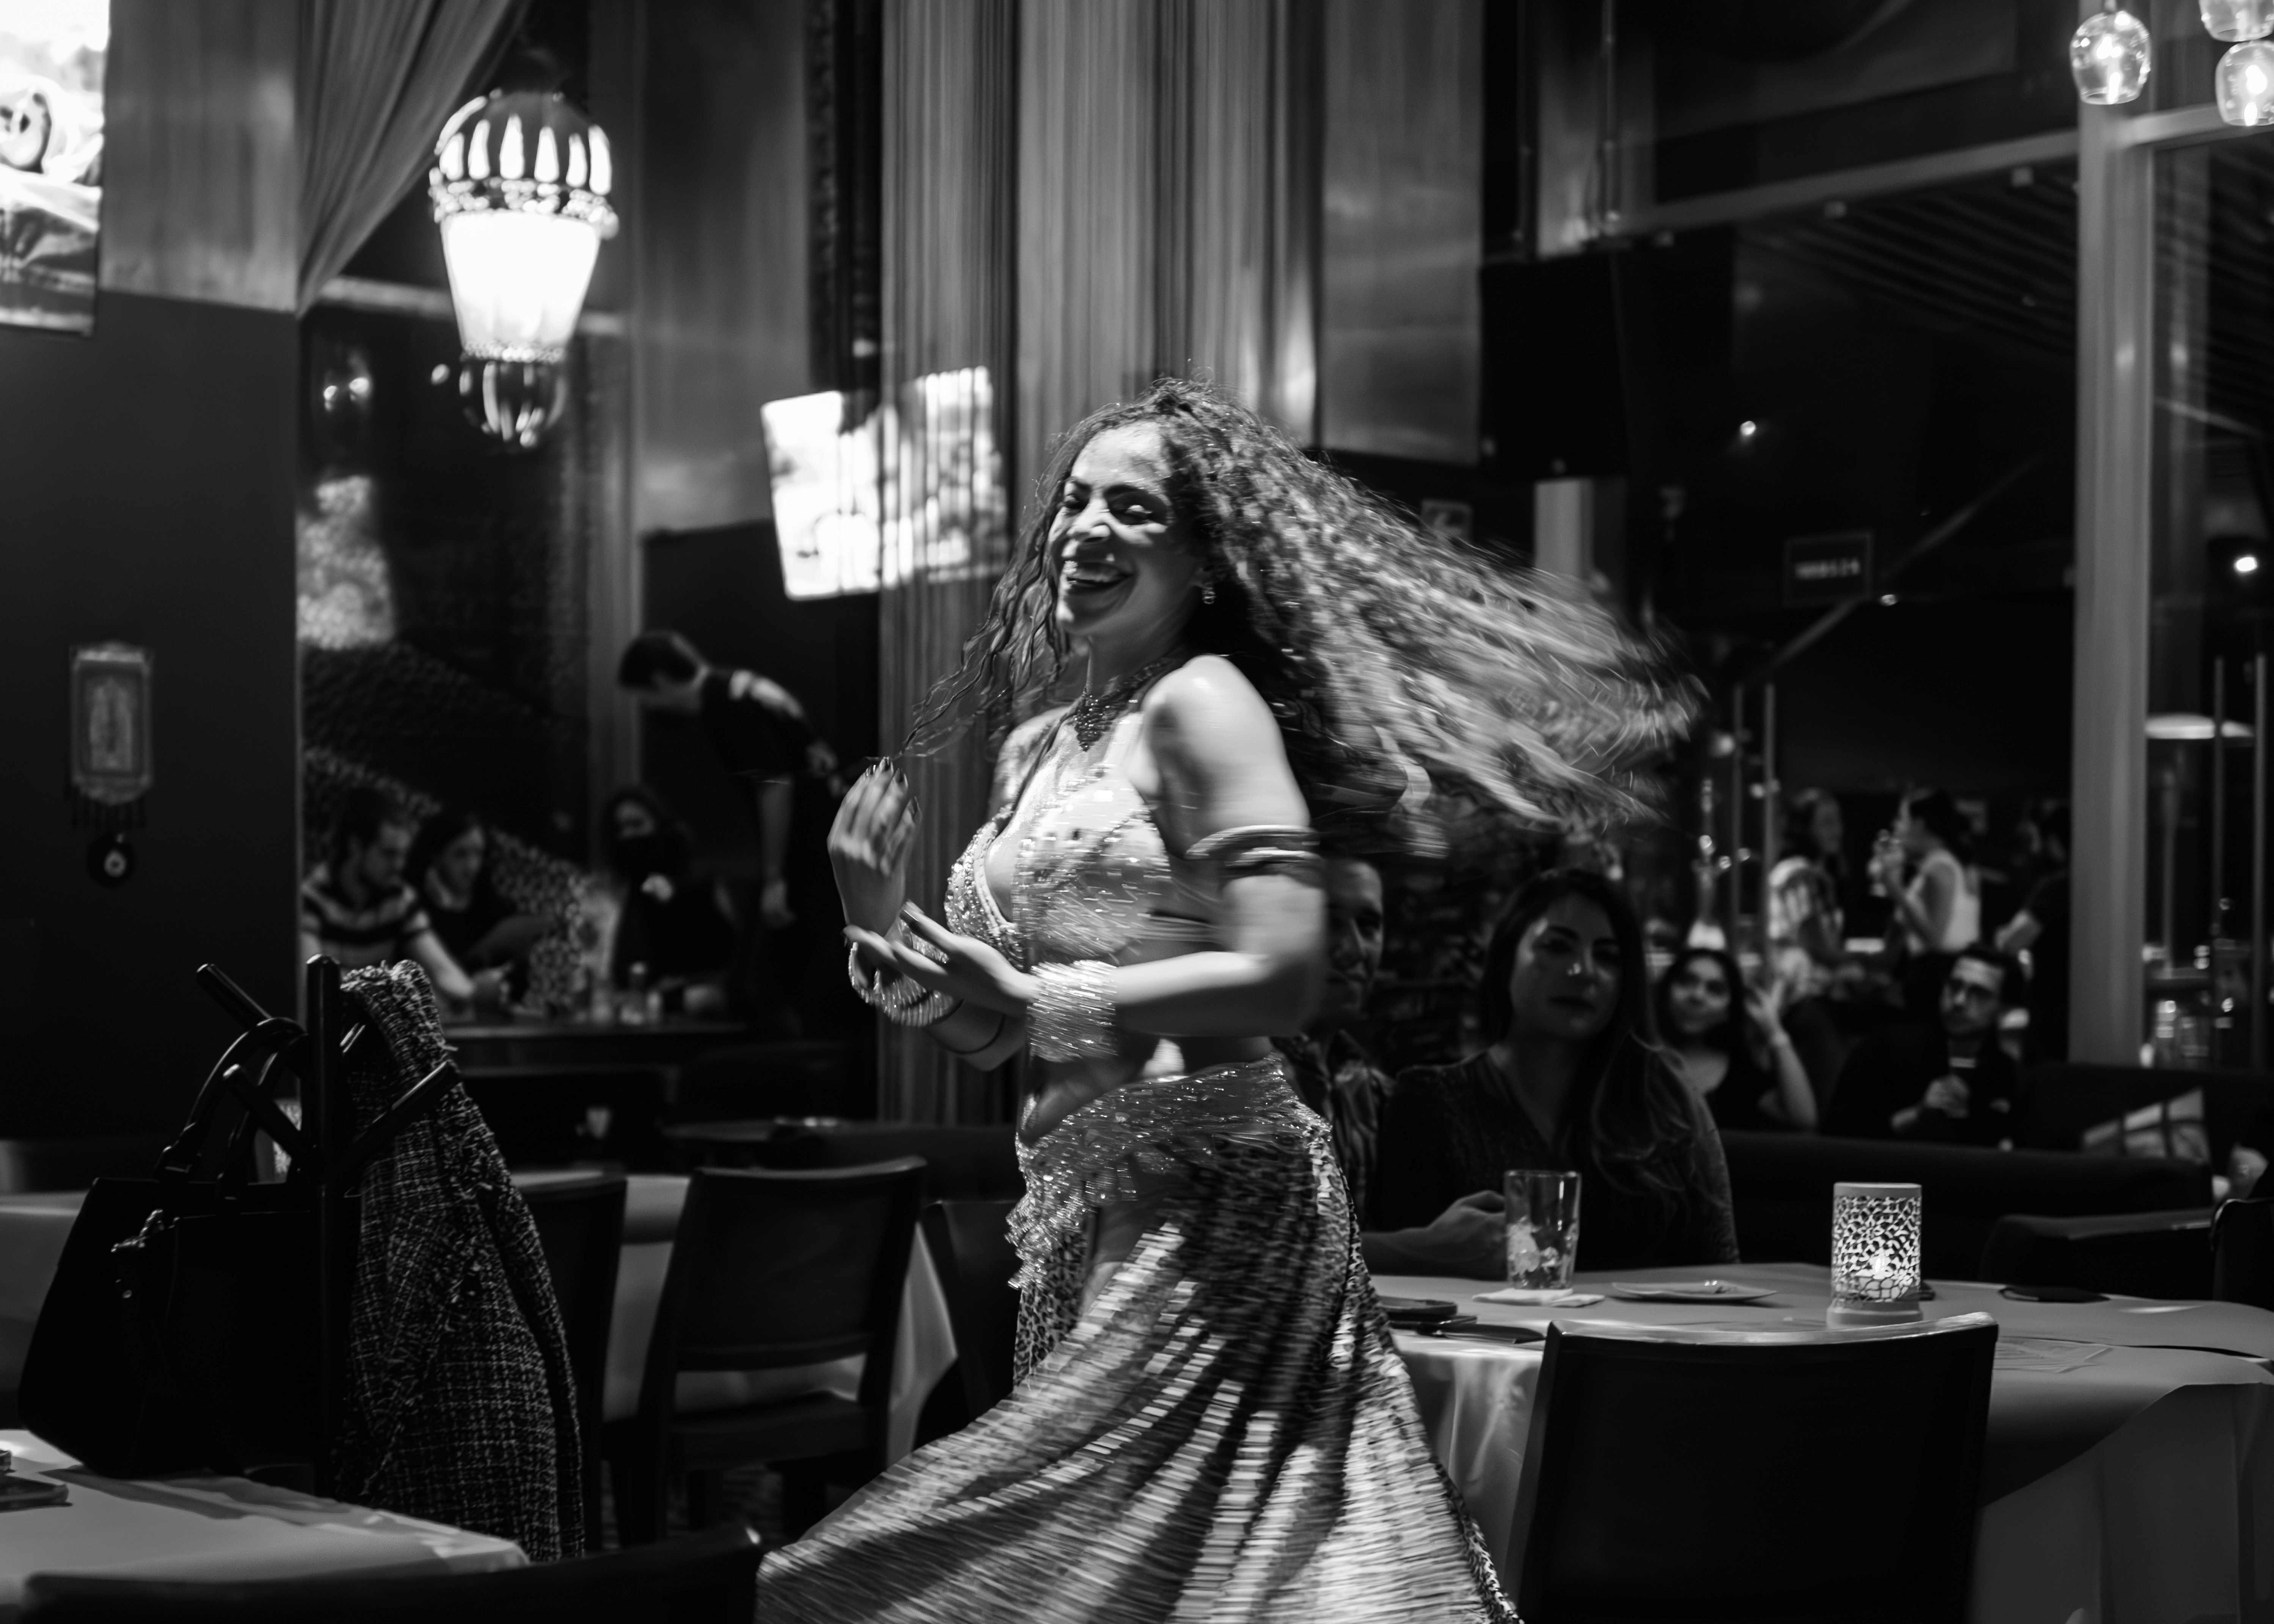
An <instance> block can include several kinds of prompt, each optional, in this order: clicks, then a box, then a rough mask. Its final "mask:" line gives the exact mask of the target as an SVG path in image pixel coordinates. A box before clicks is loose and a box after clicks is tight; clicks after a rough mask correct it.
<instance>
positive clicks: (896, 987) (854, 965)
mask: <svg viewBox="0 0 2274 1624" xmlns="http://www.w3.org/2000/svg"><path fill="white" fill-rule="evenodd" d="M886 940H888V941H895V942H898V943H900V944H901V945H903V946H907V947H911V948H914V949H915V951H918V952H921V953H924V955H925V957H927V958H930V957H933V955H932V954H931V953H930V952H929V951H927V949H926V947H925V944H922V943H921V942H918V941H915V939H914V938H913V937H912V936H909V934H908V930H907V926H905V925H894V926H893V927H892V935H891V936H888V937H887V938H886ZM845 974H846V976H847V979H848V980H850V981H852V983H853V990H854V991H855V993H856V994H858V995H859V996H860V998H861V1001H862V1003H863V1004H868V1005H869V1006H870V1008H871V1009H873V1010H876V1011H878V1012H879V1013H881V1014H882V1015H883V1016H884V1017H885V1019H886V1020H889V1021H891V1022H892V1023H893V1024H894V1025H895V1026H930V1025H931V1024H932V1023H933V1022H935V1021H940V1020H945V1019H947V1018H948V1017H949V1016H950V1015H953V1013H955V1011H957V1010H959V1009H961V1008H962V1007H963V1000H962V999H960V998H951V997H949V996H947V995H946V994H945V993H941V992H934V991H932V990H931V989H930V988H928V987H926V986H924V985H923V984H922V982H920V981H916V980H915V979H914V978H913V977H910V976H906V975H903V976H900V977H899V978H898V979H897V980H894V981H889V982H887V981H883V980H882V979H880V978H879V977H877V976H870V975H863V974H862V966H861V949H860V946H859V944H854V945H852V946H850V947H848V948H847V951H846V955H845Z"/></svg>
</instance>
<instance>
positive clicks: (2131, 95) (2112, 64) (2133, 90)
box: [2068, 0, 2208, 107]
mask: <svg viewBox="0 0 2274 1624" xmlns="http://www.w3.org/2000/svg"><path fill="white" fill-rule="evenodd" d="M2206 4H2208V0H2206ZM2154 66H2155V44H2154V41H2152V40H2151V39H2150V36H2149V34H2148V28H2147V25H2145V24H2144V23H2142V21H2141V20H2140V19H2138V18H2136V17H2135V16H2133V15H2132V13H2131V12H2129V11H2100V12H2096V13H2095V14H2094V15H2092V16H2090V17H2088V18H2086V19H2084V21H2083V22H2082V23H2081V24H2079V25H2078V26H2077V30H2076V33H2075V34H2074V36H2072V37H2071V39H2070V40H2069V42H2068V71H2070V72H2071V73H2072V74H2074V75H2075V77H2076V94H2077V96H2078V99H2079V100H2081V101H2082V102H2085V104H2086V105H2088V106H2090V107H2112V106H2114V105H2116V104H2117V103H2118V102H2132V101H2136V100H2137V99H2138V98H2139V95H2140V92H2141V91H2142V89H2143V88H2144V87H2145V86H2146V85H2147V83H2148V74H2149V72H2150V70H2151V69H2152V68H2153V67H2154Z"/></svg>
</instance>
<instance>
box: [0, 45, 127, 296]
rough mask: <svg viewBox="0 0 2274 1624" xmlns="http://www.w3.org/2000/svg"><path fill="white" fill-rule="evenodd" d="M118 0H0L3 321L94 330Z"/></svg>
mask: <svg viewBox="0 0 2274 1624" xmlns="http://www.w3.org/2000/svg"><path fill="white" fill-rule="evenodd" d="M109 50H110V0H0V322H5V323H10V324H11V325H14V326H18V327H47V328H49V329H51V330H54V331H56V332H63V333H81V334H85V333H92V332H94V273H95V253H96V247H97V244H98V242H99V240H100V237H101V235H102V75H103V65H104V63H105V61H106V59H107V58H108V56H109Z"/></svg>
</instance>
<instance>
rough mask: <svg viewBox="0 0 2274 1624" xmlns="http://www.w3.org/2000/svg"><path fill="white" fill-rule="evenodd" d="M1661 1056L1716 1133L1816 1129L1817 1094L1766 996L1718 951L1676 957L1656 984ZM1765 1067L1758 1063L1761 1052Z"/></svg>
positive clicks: (1695, 950) (1698, 949)
mask: <svg viewBox="0 0 2274 1624" xmlns="http://www.w3.org/2000/svg"><path fill="white" fill-rule="evenodd" d="M1657 1013H1658V1030H1659V1034H1660V1036H1661V1037H1662V1038H1664V1040H1665V1041H1666V1057H1667V1060H1668V1063H1669V1064H1671V1065H1672V1066H1673V1067H1674V1069H1675V1072H1676V1073H1677V1074H1679V1075H1680V1077H1681V1079H1682V1080H1683V1082H1685V1083H1687V1084H1689V1085H1690V1092H1691V1093H1692V1094H1696V1095H1697V1096H1698V1098H1699V1099H1701V1100H1703V1101H1705V1102H1706V1110H1707V1111H1708V1112H1710V1113H1712V1115H1713V1125H1714V1126H1715V1127H1717V1128H1800V1129H1803V1130H1806V1129H1811V1128H1813V1127H1815V1126H1816V1091H1815V1089H1814V1088H1812V1087H1811V1086H1810V1084H1809V1080H1808V1069H1807V1068H1806V1067H1805V1066H1803V1065H1802V1064H1801V1063H1800V1056H1799V1055H1798V1054H1797V1053H1796V1051H1795V1050H1794V1048H1793V1041H1792V1037H1791V1035H1790V1034H1788V1033H1787V1032H1786V1031H1785V1029H1784V1023H1783V1022H1782V1021H1781V1020H1780V1019H1778V1017H1777V1009H1776V1004H1775V1002H1774V1001H1773V999H1771V998H1770V997H1769V996H1768V995H1767V994H1766V993H1764V992H1761V991H1760V990H1758V989H1756V988H1751V987H1748V986H1746V985H1745V978H1744V974H1743V972H1742V971H1740V970H1739V969H1738V967H1737V961H1736V959H1735V958H1733V957H1731V956H1730V955H1729V954H1728V953H1727V952H1725V951H1722V950H1721V948H1718V947H1689V948H1684V949H1683V951H1680V952H1678V953H1676V954H1675V956H1674V962H1673V963H1672V964H1671V965H1669V966H1667V971H1666V974H1665V975H1664V976H1662V977H1660V980H1659V983H1658V1010H1657ZM1764 1050H1766V1064H1764V1063H1763V1051H1764Z"/></svg>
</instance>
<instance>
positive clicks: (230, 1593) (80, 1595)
mask: <svg viewBox="0 0 2274 1624" xmlns="http://www.w3.org/2000/svg"><path fill="white" fill-rule="evenodd" d="M762 1554H763V1552H762V1550H761V1548H760V1546H759V1545H758V1543H757V1537H756V1536H755V1535H753V1534H752V1533H751V1532H750V1531H749V1530H748V1529H746V1528H744V1527H742V1525H741V1524H739V1523H736V1524H734V1525H731V1526H728V1527H724V1528H717V1529H712V1530H708V1531H707V1532H704V1533H700V1534H690V1535H689V1536H688V1537H686V1538H683V1539H673V1540H666V1541H665V1542H663V1543H661V1544H658V1545H638V1546H635V1547H633V1548H631V1549H629V1550H624V1551H611V1552H607V1553H605V1554H603V1555H599V1556H585V1557H577V1558H574V1559H572V1560H569V1561H565V1562H546V1563H540V1564H538V1565H537V1566H535V1567H531V1568H514V1569H512V1570H510V1571H508V1572H505V1573H491V1574H463V1575H448V1574H445V1575H433V1576H428V1575H392V1574H381V1575H373V1574H372V1573H370V1572H368V1571H366V1572H364V1573H360V1574H348V1575H326V1576H325V1577H322V1578H318V1579H268V1580H259V1581H252V1582H249V1583H212V1582H206V1581H196V1580H174V1579H120V1578H109V1577H102V1576H99V1575H80V1574H34V1575H32V1576H31V1577H30V1578H29V1579H27V1580H26V1582H25V1584H24V1606H23V1613H22V1616H23V1618H24V1619H25V1620H27V1624H28V1621H30V1620H37V1621H38V1624H307V1621H308V1620H324V1624H400V1621H401V1620H418V1621H419V1624H512V1620H523V1619H528V1620H540V1619H541V1620H546V1624H749V1621H750V1618H751V1616H752V1613H754V1612H755V1610H756V1608H757V1583H758V1559H759V1557H760V1556H761V1555H762Z"/></svg>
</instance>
